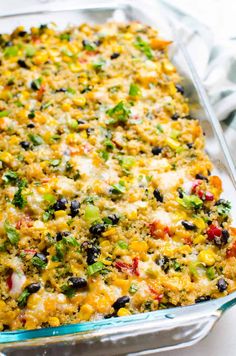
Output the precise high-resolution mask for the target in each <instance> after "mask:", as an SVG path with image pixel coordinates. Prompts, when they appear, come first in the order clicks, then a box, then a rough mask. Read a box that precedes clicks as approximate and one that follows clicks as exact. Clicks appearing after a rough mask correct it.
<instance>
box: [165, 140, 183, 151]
mask: <svg viewBox="0 0 236 356" xmlns="http://www.w3.org/2000/svg"><path fill="white" fill-rule="evenodd" d="M166 143H167V145H168V146H169V147H170V148H172V150H176V148H178V147H179V146H180V143H179V142H178V141H175V140H174V139H173V138H171V137H167V139H166Z"/></svg>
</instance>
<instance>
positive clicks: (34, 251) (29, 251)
mask: <svg viewBox="0 0 236 356" xmlns="http://www.w3.org/2000/svg"><path fill="white" fill-rule="evenodd" d="M23 251H24V252H25V253H32V254H35V253H37V251H36V250H30V249H29V250H28V249H26V250H23Z"/></svg>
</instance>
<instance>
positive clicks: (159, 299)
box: [148, 286, 163, 302]
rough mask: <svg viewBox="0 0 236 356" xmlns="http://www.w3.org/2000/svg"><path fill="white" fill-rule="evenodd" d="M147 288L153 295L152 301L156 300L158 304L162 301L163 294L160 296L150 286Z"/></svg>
mask: <svg viewBox="0 0 236 356" xmlns="http://www.w3.org/2000/svg"><path fill="white" fill-rule="evenodd" d="M148 288H149V290H150V292H151V293H153V294H154V295H155V298H154V299H156V300H158V301H159V302H160V301H161V300H162V298H163V294H160V293H159V292H158V291H156V290H155V289H154V288H152V287H150V286H149V287H148Z"/></svg>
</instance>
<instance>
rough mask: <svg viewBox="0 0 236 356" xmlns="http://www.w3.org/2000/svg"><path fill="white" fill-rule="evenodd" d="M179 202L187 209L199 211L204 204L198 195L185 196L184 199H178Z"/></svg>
mask: <svg viewBox="0 0 236 356" xmlns="http://www.w3.org/2000/svg"><path fill="white" fill-rule="evenodd" d="M177 202H178V203H179V204H180V205H182V206H183V207H184V208H186V209H199V208H201V206H202V204H203V201H202V200H201V199H200V198H199V197H198V196H196V195H184V196H183V198H177Z"/></svg>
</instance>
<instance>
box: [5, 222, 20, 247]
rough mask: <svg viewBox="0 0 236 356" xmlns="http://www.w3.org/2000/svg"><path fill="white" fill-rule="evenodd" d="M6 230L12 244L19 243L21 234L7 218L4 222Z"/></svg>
mask: <svg viewBox="0 0 236 356" xmlns="http://www.w3.org/2000/svg"><path fill="white" fill-rule="evenodd" d="M4 230H5V232H6V234H7V237H8V240H9V241H10V243H11V244H12V245H17V243H18V241H19V238H20V235H19V233H18V231H17V230H16V229H15V228H14V226H12V225H11V224H10V223H9V222H8V221H7V220H6V221H5V222H4Z"/></svg>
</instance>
